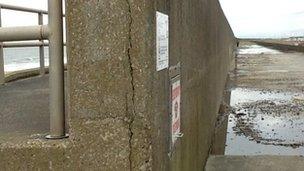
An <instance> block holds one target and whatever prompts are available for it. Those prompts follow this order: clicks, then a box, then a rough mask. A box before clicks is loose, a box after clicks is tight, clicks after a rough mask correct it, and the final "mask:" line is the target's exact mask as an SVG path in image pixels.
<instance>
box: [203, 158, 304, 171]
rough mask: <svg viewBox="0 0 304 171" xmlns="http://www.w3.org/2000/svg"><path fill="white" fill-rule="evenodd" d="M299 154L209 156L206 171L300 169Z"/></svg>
mask: <svg viewBox="0 0 304 171" xmlns="http://www.w3.org/2000/svg"><path fill="white" fill-rule="evenodd" d="M303 168H304V157H300V156H211V157H209V159H208V162H207V165H206V171H244V170H246V171H289V170H292V171H302V170H303Z"/></svg>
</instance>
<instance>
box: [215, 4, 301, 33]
mask: <svg viewBox="0 0 304 171" xmlns="http://www.w3.org/2000/svg"><path fill="white" fill-rule="evenodd" d="M220 1H221V4H222V8H223V9H224V11H225V14H226V16H227V18H228V20H229V22H230V24H231V27H232V29H233V30H234V33H235V35H236V36H237V37H282V36H283V37H286V36H298V35H303V36H304V0H220Z"/></svg>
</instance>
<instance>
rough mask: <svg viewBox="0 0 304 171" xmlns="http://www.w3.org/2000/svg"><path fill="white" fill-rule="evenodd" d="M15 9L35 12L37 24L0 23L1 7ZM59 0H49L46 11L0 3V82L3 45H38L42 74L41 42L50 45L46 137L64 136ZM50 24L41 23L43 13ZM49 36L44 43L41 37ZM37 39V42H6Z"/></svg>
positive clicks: (44, 38)
mask: <svg viewBox="0 0 304 171" xmlns="http://www.w3.org/2000/svg"><path fill="white" fill-rule="evenodd" d="M2 9H7V10H14V11H22V12H29V13H36V14H37V15H38V25H37V26H23V27H2V21H1V10H2ZM62 13H63V11H62V0H48V11H44V10H38V9H32V8H25V7H19V6H13V5H6V4H0V42H2V43H0V85H1V84H4V83H5V71H4V57H3V48H9V47H39V58H40V74H41V75H44V74H45V64H44V46H49V60H50V62H49V63H50V64H49V75H50V78H49V87H50V102H49V108H50V134H49V135H48V136H47V138H49V139H59V138H64V137H67V134H66V129H65V106H64V99H65V97H64V52H63V51H64V49H63V45H64V44H63V16H64V15H63V14H62ZM44 14H46V15H48V20H49V24H48V25H44V24H43V15H44ZM46 39H48V40H49V42H48V43H46V42H44V40H46ZM25 40H39V42H9V41H25Z"/></svg>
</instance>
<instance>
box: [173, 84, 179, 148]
mask: <svg viewBox="0 0 304 171" xmlns="http://www.w3.org/2000/svg"><path fill="white" fill-rule="evenodd" d="M171 98H172V99H171V100H172V104H171V108H172V109H171V110H172V111H171V112H172V128H171V129H172V130H171V131H172V144H173V145H174V144H175V142H176V140H177V138H178V136H179V134H180V131H181V129H180V125H181V120H180V113H181V111H180V109H181V85H180V80H178V81H176V82H174V83H173V84H172V97H171Z"/></svg>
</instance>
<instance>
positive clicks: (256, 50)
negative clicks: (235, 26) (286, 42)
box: [238, 45, 282, 55]
mask: <svg viewBox="0 0 304 171" xmlns="http://www.w3.org/2000/svg"><path fill="white" fill-rule="evenodd" d="M262 53H264V54H281V53H282V52H280V51H278V50H274V49H270V48H266V47H263V46H259V45H245V46H242V47H240V48H239V50H238V54H242V55H243V54H262Z"/></svg>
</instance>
